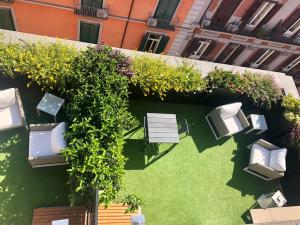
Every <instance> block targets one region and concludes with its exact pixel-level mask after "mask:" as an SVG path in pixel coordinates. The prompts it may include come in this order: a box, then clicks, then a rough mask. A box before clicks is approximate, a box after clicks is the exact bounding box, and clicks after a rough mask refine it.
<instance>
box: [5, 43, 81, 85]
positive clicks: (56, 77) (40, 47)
mask: <svg viewBox="0 0 300 225" xmlns="http://www.w3.org/2000/svg"><path fill="white" fill-rule="evenodd" d="M77 54H78V53H77V51H76V50H75V49H74V48H73V47H70V46H67V45H63V44H62V43H60V42H56V43H42V42H37V43H27V42H23V43H19V44H17V43H10V44H4V43H3V42H1V41H0V68H1V70H2V71H3V72H4V73H5V74H7V75H9V76H14V75H15V73H16V72H18V73H20V74H22V75H27V76H28V78H30V80H31V81H32V82H34V83H36V84H38V85H40V86H41V88H42V89H43V90H52V89H57V88H59V89H64V88H65V85H64V80H65V78H66V77H67V76H69V75H70V74H71V73H72V71H73V70H72V69H73V68H72V63H73V60H74V58H75V57H76V56H77Z"/></svg>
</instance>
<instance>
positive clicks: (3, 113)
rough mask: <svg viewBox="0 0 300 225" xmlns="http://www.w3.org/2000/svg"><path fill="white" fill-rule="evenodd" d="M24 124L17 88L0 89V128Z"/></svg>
mask: <svg viewBox="0 0 300 225" xmlns="http://www.w3.org/2000/svg"><path fill="white" fill-rule="evenodd" d="M22 126H25V127H26V128H27V123H26V120H25V114H24V110H23V105H22V101H21V98H20V95H19V91H18V89H17V88H9V89H5V90H1V91H0V130H8V129H13V128H17V127H22Z"/></svg>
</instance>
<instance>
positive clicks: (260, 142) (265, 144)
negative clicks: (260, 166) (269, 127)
mask: <svg viewBox="0 0 300 225" xmlns="http://www.w3.org/2000/svg"><path fill="white" fill-rule="evenodd" d="M253 144H257V145H260V146H262V147H264V148H266V149H269V150H276V149H279V147H278V146H276V145H273V144H271V143H270V142H267V141H265V140H263V139H259V140H257V141H256V142H255V143H253Z"/></svg>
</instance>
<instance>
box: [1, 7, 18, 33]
mask: <svg viewBox="0 0 300 225" xmlns="http://www.w3.org/2000/svg"><path fill="white" fill-rule="evenodd" d="M0 29H6V30H16V28H15V25H14V21H13V18H12V15H11V11H10V9H0Z"/></svg>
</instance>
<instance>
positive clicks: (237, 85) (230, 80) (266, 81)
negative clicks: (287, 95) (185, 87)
mask: <svg viewBox="0 0 300 225" xmlns="http://www.w3.org/2000/svg"><path fill="white" fill-rule="evenodd" d="M205 79H206V80H207V83H208V86H209V88H210V89H214V88H225V89H227V90H229V91H231V92H232V93H240V94H245V95H247V96H248V97H249V98H250V99H251V100H252V102H253V104H254V105H257V106H259V107H265V108H267V109H270V108H271V107H272V104H275V103H277V102H278V101H279V100H280V99H281V97H282V92H281V91H280V89H279V88H278V87H277V85H276V84H275V82H274V81H273V80H272V79H271V78H269V77H267V76H261V75H258V74H252V73H250V72H246V73H244V74H235V73H233V72H232V71H225V70H221V69H215V70H214V71H212V72H210V73H209V75H208V76H207V77H206V78H205Z"/></svg>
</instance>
